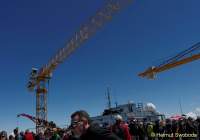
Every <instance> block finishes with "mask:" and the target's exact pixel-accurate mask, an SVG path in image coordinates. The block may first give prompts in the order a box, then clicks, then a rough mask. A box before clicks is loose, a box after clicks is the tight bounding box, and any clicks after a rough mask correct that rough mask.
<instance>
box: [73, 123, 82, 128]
mask: <svg viewBox="0 0 200 140" xmlns="http://www.w3.org/2000/svg"><path fill="white" fill-rule="evenodd" d="M80 124H83V122H82V121H73V122H72V123H71V127H72V128H75V127H77V126H78V125H80Z"/></svg>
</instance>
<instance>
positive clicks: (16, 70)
mask: <svg viewBox="0 0 200 140" xmlns="http://www.w3.org/2000/svg"><path fill="white" fill-rule="evenodd" d="M104 3H105V1H100V0H99V1H92V0H84V1H81V0H67V1H65V0H60V1H57V2H55V1H53V0H48V1H47V0H46V1H45V0H44V1H39V0H35V1H26V0H19V1H1V2H0V19H1V22H0V46H1V51H0V58H1V59H0V65H1V73H0V76H1V81H0V85H1V91H0V93H1V101H0V110H1V115H0V116H1V117H0V130H3V129H6V130H8V131H9V132H10V131H11V130H12V129H13V128H15V127H16V126H17V125H18V126H19V127H20V129H25V128H33V127H34V124H33V123H32V122H30V121H29V120H26V119H23V118H20V119H17V118H16V114H18V113H28V114H32V115H34V114H35V94H34V93H29V92H28V91H27V89H26V83H27V81H28V75H29V73H30V71H31V68H32V67H38V68H40V67H41V66H42V65H44V64H46V63H47V62H48V60H49V58H50V57H51V56H53V55H54V54H55V53H56V51H57V50H58V49H59V48H62V47H63V46H64V43H65V42H66V41H67V40H68V39H70V36H72V35H73V33H74V32H75V31H77V29H78V28H79V27H80V25H81V24H83V23H85V22H86V21H87V19H88V17H90V16H92V15H94V13H95V11H96V10H97V9H98V8H100V7H102V6H103V4H104ZM199 4H200V1H197V0H190V1H188V0H167V1H160V0H153V1H149V0H140V1H139V0H138V1H135V2H134V3H132V5H130V6H129V7H127V8H126V9H124V10H122V11H121V12H120V13H119V14H117V15H116V16H115V17H114V18H113V20H112V22H110V23H108V24H106V26H104V28H102V29H101V30H99V31H98V32H97V34H96V35H95V36H93V37H92V38H90V39H89V40H88V41H87V42H86V43H85V44H84V45H82V47H81V48H79V49H78V50H77V51H76V52H75V53H74V54H73V55H72V56H71V57H70V58H69V59H68V60H66V61H65V62H64V63H63V64H61V65H60V66H59V67H58V68H57V69H56V71H55V72H54V74H53V78H52V80H51V83H50V92H49V95H48V118H49V120H53V121H55V122H56V123H57V124H58V125H63V124H66V123H67V122H68V120H69V117H70V114H71V113H72V112H73V111H75V110H77V109H85V110H87V111H88V112H89V113H90V114H91V115H92V116H94V115H98V114H100V113H101V112H102V111H103V109H104V107H105V106H106V99H105V91H106V87H107V86H110V87H111V89H112V96H113V100H117V101H118V103H127V101H128V100H133V101H135V102H153V103H154V104H155V105H156V106H157V109H158V110H159V111H160V112H163V113H166V114H174V113H179V112H180V110H179V103H178V102H179V100H180V99H181V102H182V107H183V111H184V112H185V113H187V112H189V111H193V110H194V109H195V108H197V107H200V103H199V100H200V96H199V92H200V86H199V84H200V80H199V76H198V72H199V70H200V66H199V64H200V61H195V62H192V63H190V64H187V65H184V66H181V67H178V68H175V69H173V70H170V71H166V72H163V73H161V74H159V75H158V76H157V79H156V80H153V81H149V80H147V79H142V78H140V77H138V76H137V74H138V73H139V72H142V71H143V70H145V69H146V68H147V67H149V66H150V65H155V64H157V63H159V62H160V61H161V60H164V58H166V57H169V56H173V55H175V54H176V53H178V52H180V51H182V50H184V49H187V48H189V47H190V46H191V45H193V44H194V43H197V42H199V35H200V28H199V25H200V15H199V13H200V9H199Z"/></svg>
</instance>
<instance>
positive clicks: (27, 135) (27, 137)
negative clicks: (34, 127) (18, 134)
mask: <svg viewBox="0 0 200 140" xmlns="http://www.w3.org/2000/svg"><path fill="white" fill-rule="evenodd" d="M24 140H34V138H33V134H32V133H31V132H29V130H26V132H25V135H24Z"/></svg>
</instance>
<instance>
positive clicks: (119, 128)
mask: <svg viewBox="0 0 200 140" xmlns="http://www.w3.org/2000/svg"><path fill="white" fill-rule="evenodd" d="M115 120H116V122H115V124H114V125H113V126H112V128H111V131H112V132H113V133H115V134H116V135H117V136H118V137H120V138H121V139H122V140H131V139H132V138H131V135H130V132H129V128H128V125H127V124H126V123H124V122H123V118H122V116H120V115H116V116H115Z"/></svg>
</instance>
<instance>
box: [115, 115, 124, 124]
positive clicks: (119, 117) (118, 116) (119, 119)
mask: <svg viewBox="0 0 200 140" xmlns="http://www.w3.org/2000/svg"><path fill="white" fill-rule="evenodd" d="M115 121H116V123H117V124H119V123H121V122H122V121H123V118H122V116H120V115H116V116H115Z"/></svg>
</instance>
